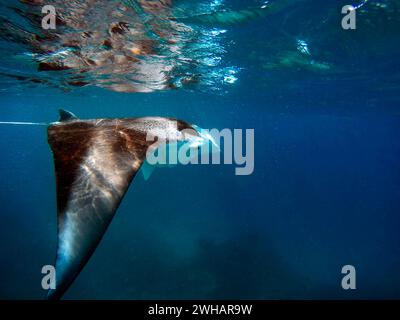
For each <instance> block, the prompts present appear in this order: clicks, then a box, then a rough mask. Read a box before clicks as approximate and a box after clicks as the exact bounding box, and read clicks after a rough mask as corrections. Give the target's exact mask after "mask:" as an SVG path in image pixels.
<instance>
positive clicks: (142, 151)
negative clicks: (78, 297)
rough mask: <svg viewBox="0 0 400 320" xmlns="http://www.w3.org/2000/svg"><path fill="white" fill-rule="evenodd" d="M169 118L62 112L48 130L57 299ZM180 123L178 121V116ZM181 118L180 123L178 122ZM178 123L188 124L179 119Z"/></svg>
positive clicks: (50, 294) (50, 295) (51, 295)
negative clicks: (82, 116) (152, 135)
mask: <svg viewBox="0 0 400 320" xmlns="http://www.w3.org/2000/svg"><path fill="white" fill-rule="evenodd" d="M169 121H171V119H166V118H142V119H98V120H79V119H77V118H76V117H75V116H74V115H72V114H70V113H67V112H64V111H62V112H61V118H60V122H56V123H54V124H52V125H50V126H49V128H48V141H49V144H50V146H51V149H52V151H53V156H54V164H55V172H56V180H57V220H58V247H57V259H56V289H55V290H50V291H49V292H48V298H49V299H58V298H60V297H61V296H62V295H63V293H64V292H65V291H66V290H67V289H68V287H69V286H70V284H71V283H72V282H73V280H74V279H75V278H76V277H77V275H78V274H79V272H80V271H81V269H82V268H83V267H84V265H85V264H86V262H87V261H88V260H89V258H90V257H91V255H92V254H93V252H94V250H95V249H96V247H97V245H98V244H99V242H100V240H101V238H102V237H103V235H104V233H105V231H106V229H107V227H108V225H109V224H110V222H111V220H112V218H113V216H114V214H115V212H116V210H117V208H118V206H119V204H120V202H121V200H122V198H123V196H124V194H125V192H126V191H127V189H128V187H129V185H130V183H131V181H132V179H133V178H134V176H135V174H136V173H137V171H138V170H139V168H140V166H141V165H142V163H143V161H144V160H145V156H146V151H147V148H148V147H149V145H150V142H148V141H147V140H146V134H147V132H148V131H149V130H151V129H152V128H155V127H157V126H159V127H161V131H162V130H163V129H162V128H165V127H167V126H166V125H165V123H166V122H169ZM174 121H175V120H174ZM175 122H176V121H175ZM177 123H178V127H179V126H180V127H181V128H183V127H188V125H187V124H186V123H184V122H180V121H178V122H177Z"/></svg>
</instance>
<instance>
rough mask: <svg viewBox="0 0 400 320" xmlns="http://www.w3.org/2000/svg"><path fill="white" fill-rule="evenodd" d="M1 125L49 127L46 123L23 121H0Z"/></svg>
mask: <svg viewBox="0 0 400 320" xmlns="http://www.w3.org/2000/svg"><path fill="white" fill-rule="evenodd" d="M0 124H9V125H16V126H48V125H49V124H48V123H45V122H21V121H0Z"/></svg>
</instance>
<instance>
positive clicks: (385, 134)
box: [0, 0, 400, 299]
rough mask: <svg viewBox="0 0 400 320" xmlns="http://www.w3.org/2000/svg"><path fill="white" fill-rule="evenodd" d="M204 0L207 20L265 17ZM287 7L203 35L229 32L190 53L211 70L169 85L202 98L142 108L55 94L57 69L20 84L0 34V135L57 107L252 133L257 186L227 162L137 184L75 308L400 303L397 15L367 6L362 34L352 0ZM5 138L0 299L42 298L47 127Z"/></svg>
mask: <svg viewBox="0 0 400 320" xmlns="http://www.w3.org/2000/svg"><path fill="white" fill-rule="evenodd" d="M200 2H201V4H202V5H203V6H204V7H205V8H207V10H208V9H209V8H211V9H210V10H211V12H212V10H214V9H212V8H213V7H212V4H213V5H214V6H216V5H218V6H222V7H221V8H219V9H218V10H220V9H221V10H225V11H234V10H241V9H243V8H253V7H255V8H256V7H258V6H260V5H262V2H260V1H229V2H228V1H226V2H224V1H212V2H210V1H208V2H207V1H200ZM276 2H279V0H276ZM286 2H288V1H285V3H286ZM2 3H3V2H2ZM4 3H6V1H4ZM181 3H183V4H179V3H178V4H179V5H182V6H183V7H182V8H185V6H184V5H187V6H189V7H190V5H189V4H190V3H189V4H188V2H187V1H182V2H181ZM282 3H283V2H282ZM289 4H290V5H288V6H284V7H283V8H282V9H281V10H277V12H274V14H271V15H266V16H265V17H261V18H260V17H258V18H256V17H255V18H254V19H253V18H249V21H246V22H243V23H239V24H232V25H231V24H227V25H222V26H218V27H217V26H215V25H200V26H196V27H197V28H201V29H202V31H204V32H203V33H206V32H205V31H209V30H211V31H216V30H219V31H221V30H223V31H224V32H223V33H221V32H216V34H217V33H218V38H216V40H215V41H216V42H215V43H213V47H212V48H211V49H210V48H207V47H204V48H200V49H199V48H197V49H196V50H197V51H196V52H198V51H201V50H203V51H202V52H201V53H202V54H205V53H209V54H210V55H211V57H208V58H210V59H211V58H215V59H214V60H213V61H215V60H217V61H219V62H218V63H216V64H209V65H207V64H201V63H198V64H196V63H195V65H196V68H195V70H193V69H191V67H190V68H189V67H188V68H189V69H188V70H186V69H185V70H184V71H179V72H177V74H176V75H174V79H178V78H179V79H182V74H184V75H188V74H190V77H191V79H192V78H193V75H194V74H196V75H197V73H201V72H203V73H204V74H205V76H204V77H201V74H200V79H202V80H200V81H199V82H198V83H193V84H190V85H189V86H188V87H184V86H183V87H182V88H181V87H179V86H177V88H175V89H174V90H154V91H153V92H145V93H142V92H141V93H138V92H116V91H113V90H109V88H104V87H101V86H99V85H98V83H94V82H93V83H91V82H89V83H88V85H85V86H83V87H77V86H74V87H69V86H67V85H60V83H61V82H62V81H60V80H59V73H57V71H53V73H51V72H49V73H48V74H46V75H45V78H46V82H42V83H39V82H38V81H29V80H28V81H27V79H40V78H41V77H42V73H39V72H38V71H36V69H35V66H36V64H37V61H36V62H35V61H30V62H29V63H28V62H27V61H25V60H18V59H16V60H15V59H14V60H13V57H14V58H15V57H16V56H19V55H18V52H21V53H26V52H29V51H28V49H29V47H26V45H25V44H24V45H23V46H22V45H21V44H20V43H17V42H16V39H14V38H13V39H12V38H10V37H8V36H7V37H6V36H5V33H4V32H5V31H4V30H3V28H1V30H2V31H3V37H2V40H1V45H0V50H1V54H2V56H3V57H4V59H3V60H2V62H1V68H0V70H1V74H2V76H1V81H0V90H1V91H0V101H1V111H0V121H27V122H48V123H50V122H53V121H56V120H57V118H58V109H59V108H65V109H67V110H70V111H72V112H73V113H75V114H76V115H77V116H79V117H80V118H82V119H93V118H103V117H110V118H116V117H141V116H156V115H157V116H168V117H176V118H179V119H184V120H186V121H187V122H189V123H195V124H198V125H200V126H201V127H203V128H210V129H211V128H218V129H223V128H229V129H235V128H237V129H254V130H255V148H254V151H255V170H254V173H253V174H251V175H249V176H236V175H235V170H234V169H235V166H234V165H197V166H196V165H192V166H178V167H174V168H160V169H157V170H156V171H155V172H154V173H153V175H152V176H151V178H150V179H149V180H148V181H145V180H144V179H143V177H142V176H141V175H138V176H136V177H135V180H134V182H133V183H132V185H131V187H130V189H129V191H128V193H127V194H126V196H125V198H124V200H123V201H122V204H121V206H120V208H119V210H118V212H117V214H116V216H115V218H114V220H113V222H112V224H111V225H110V227H109V229H108V230H107V232H106V234H105V236H104V238H103V240H102V241H101V243H100V245H99V247H98V248H97V250H96V252H95V253H94V255H93V256H92V258H91V259H90V261H89V262H88V264H87V265H86V266H85V268H84V269H83V271H82V272H81V274H80V275H79V276H78V278H77V279H76V281H75V282H74V283H73V285H72V286H71V288H70V289H69V290H68V291H67V293H66V294H65V298H66V299H222V298H223V299H246V298H251V299H297V298H301V299H311V298H313V299H315V298H316V299H357V298H375V299H381V298H400V273H399V270H400V234H399V229H400V217H399V208H400V169H399V168H400V167H399V160H400V140H399V138H398V137H399V136H400V118H399V111H398V110H399V109H398V108H399V106H398V102H399V90H398V89H399V86H400V82H399V80H400V79H399V73H398V70H400V69H399V66H400V64H399V62H400V60H399V57H400V55H399V53H400V52H399V51H400V47H399V46H398V43H399V42H398V40H399V34H400V33H399V31H400V16H399V11H398V10H400V3H399V1H369V2H367V3H366V4H365V5H364V6H363V7H362V8H361V9H359V10H360V12H358V13H357V14H358V15H357V29H356V30H343V29H342V28H341V19H342V17H343V15H342V14H341V11H340V10H341V7H342V6H343V5H344V4H347V3H346V1H332V2H329V3H326V4H321V3H320V1H311V0H304V1H293V3H289ZM353 4H355V3H353ZM98 10H101V8H98ZM186 10H189V9H186ZM190 10H194V9H190ZM249 10H250V9H249ZM250 16H251V15H250ZM13 19H21V20H20V21H19V20H17V21H19V24H20V25H21V24H22V21H24V20H23V19H22V18H18V17H13ZM10 21H14V22H15V20H10ZM2 22H3V23H4V21H3V20H2ZM15 23H17V22H15ZM3 26H4V24H3ZM206 43H207V41H206ZM14 48H15V49H14ZM304 50H306V51H309V53H307V52H306V53H305V52H304ZM32 52H33V51H32ZM182 54H183V55H186V54H187V55H188V56H189V57H190V58H193V56H192V54H193V51H192V49H190V50H188V51H187V52H186V51H184V50H183V53H182ZM202 54H200V55H199V57H198V56H196V59H197V58H198V59H200V60H201V61H203V58H204V57H203V55H202ZM171 59H173V57H171ZM177 59H178V58H177ZM179 59H181V57H180V58H179ZM193 59H194V58H193ZM211 60H212V59H211ZM207 61H209V60H207ZM203 62H204V61H203ZM198 65H201V67H198ZM233 71H234V72H233ZM191 72H192V73H191ZM211 74H212V75H215V76H213V77H211V78H208V76H209V75H211ZM10 75H11V77H10ZM12 75H14V76H15V75H18V76H19V79H17V80H15V79H14V78H15V77H14V78H13V77H12ZM22 76H24V77H25V78H24V79H22V78H21V77H22ZM90 76H91V77H94V76H95V75H92V74H90ZM53 78H54V79H56V78H57V80H54V82H53ZM203 79H204V81H203ZM50 84H54V85H50ZM0 134H1V139H0V150H1V160H0V177H1V183H0V203H1V209H0V215H1V223H0V252H1V254H0V298H3V299H42V298H44V297H45V294H46V293H45V291H44V290H43V289H42V288H41V279H42V276H43V275H42V274H41V268H42V266H43V265H46V264H53V263H54V257H55V252H56V245H57V235H56V232H57V227H56V197H55V196H56V195H55V177H54V167H53V160H52V155H51V152H50V148H49V146H48V144H47V135H46V127H42V126H15V125H0ZM344 265H353V266H354V267H355V268H356V270H357V289H356V290H347V291H346V290H343V289H342V287H341V281H342V277H343V276H344V275H343V274H341V270H342V267H343V266H344Z"/></svg>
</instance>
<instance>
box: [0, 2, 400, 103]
mask: <svg viewBox="0 0 400 320" xmlns="http://www.w3.org/2000/svg"><path fill="white" fill-rule="evenodd" d="M42 2H43V1H41V0H35V1H33V0H30V1H28V0H24V1H22V0H21V1H19V2H16V1H2V2H1V3H2V6H1V20H0V22H1V24H0V28H1V29H0V31H1V39H2V40H1V44H0V45H1V51H2V63H1V69H0V71H1V73H2V78H1V86H2V87H3V88H9V87H10V85H11V86H14V87H15V86H17V87H19V86H21V85H22V83H25V84H30V85H40V84H42V85H45V86H56V87H60V88H63V89H73V88H76V87H82V86H87V85H95V86H100V87H104V88H108V89H111V90H114V91H122V92H149V91H155V90H165V89H175V88H179V87H186V88H190V89H195V90H203V91H210V90H213V91H219V92H224V90H225V89H228V88H231V87H232V86H234V85H235V84H236V82H237V80H238V79H240V78H241V77H243V80H245V81H243V82H244V83H247V84H248V86H249V87H251V88H253V89H262V90H265V91H266V92H271V91H273V90H275V91H277V93H278V95H279V94H287V93H288V92H290V91H291V90H293V89H294V90H296V89H299V88H303V89H304V88H307V89H311V90H312V88H313V87H314V86H315V85H316V84H318V85H322V86H326V87H328V88H329V87H330V86H333V85H335V86H337V88H336V90H339V93H340V90H342V92H341V93H342V94H345V95H348V94H354V93H356V92H357V91H359V90H366V91H368V92H369V94H371V93H370V91H373V92H374V94H372V96H371V99H370V100H371V101H373V100H374V98H376V97H378V96H379V97H382V96H386V99H388V101H389V102H393V101H392V100H396V102H397V98H396V97H397V95H396V96H393V95H391V93H394V92H396V91H397V90H398V89H399V87H398V83H399V75H398V73H394V72H392V70H395V69H396V68H398V67H399V66H400V63H399V57H400V55H399V53H400V52H399V46H398V43H399V34H400V33H399V31H400V15H399V8H400V2H399V1H398V0H387V1H385V0H382V1H372V0H370V1H367V2H366V4H365V5H364V6H362V7H361V8H360V9H358V11H357V30H355V31H344V30H342V28H341V27H340V24H341V19H342V15H341V13H340V11H341V6H342V5H344V4H347V2H346V1H329V2H327V3H326V2H323V3H322V2H318V3H317V2H316V1H308V0H292V1H291V0H275V1H269V2H267V3H265V2H262V1H246V2H244V1H217V0H213V1H183V0H182V1H169V0H165V1H137V0H136V1H134V0H130V1H105V0H86V1H83V0H80V1H68V2H66V1H61V0H49V1H46V4H52V5H54V6H55V8H56V9H57V13H58V16H57V29H56V30H49V31H46V30H43V29H41V28H40V25H41V19H42V17H43V14H42V13H41V12H40V10H41V7H42V5H43V3H42ZM359 3H362V2H358V3H354V5H356V4H359ZM261 8H263V9H261ZM261 10H262V11H261ZM199 17H200V18H199ZM383 34H384V35H385V36H384V37H383V36H382V35H383ZM350 84H351V85H350ZM350 87H351V88H350ZM366 94H368V93H366Z"/></svg>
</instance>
